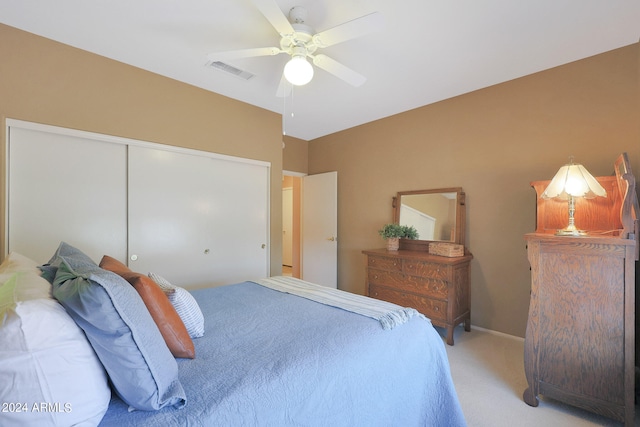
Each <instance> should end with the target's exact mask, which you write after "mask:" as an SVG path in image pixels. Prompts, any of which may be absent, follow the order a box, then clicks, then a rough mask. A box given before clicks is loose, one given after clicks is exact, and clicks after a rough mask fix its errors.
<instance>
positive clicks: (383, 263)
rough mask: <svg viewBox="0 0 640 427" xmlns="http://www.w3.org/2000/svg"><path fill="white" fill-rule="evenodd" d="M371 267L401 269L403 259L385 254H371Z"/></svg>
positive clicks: (391, 269) (369, 263) (369, 262)
mask: <svg viewBox="0 0 640 427" xmlns="http://www.w3.org/2000/svg"><path fill="white" fill-rule="evenodd" d="M368 258H369V261H368V265H369V267H373V268H379V269H381V270H390V271H401V270H402V260H400V259H398V258H391V257H384V256H369V257H368Z"/></svg>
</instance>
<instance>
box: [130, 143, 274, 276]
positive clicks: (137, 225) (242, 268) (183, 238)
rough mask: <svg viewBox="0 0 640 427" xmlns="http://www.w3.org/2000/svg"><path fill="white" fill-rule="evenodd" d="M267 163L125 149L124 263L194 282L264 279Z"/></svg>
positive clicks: (131, 148)
mask: <svg viewBox="0 0 640 427" xmlns="http://www.w3.org/2000/svg"><path fill="white" fill-rule="evenodd" d="M268 174H269V171H268V168H267V167H265V166H262V165H255V164H251V163H242V162H236V161H230V160H226V159H218V158H212V157H207V156H199V155H192V154H189V153H183V152H176V151H167V150H163V149H155V148H147V147H137V146H131V147H129V262H128V264H129V266H130V267H131V268H132V269H133V270H135V271H139V272H142V273H148V272H151V271H153V272H155V273H157V274H160V275H161V276H164V277H166V278H167V279H168V280H169V281H171V282H173V283H175V284H176V285H178V286H183V287H186V288H198V287H204V286H210V285H221V284H230V283H236V282H242V281H245V280H250V279H256V278H260V277H266V276H268V273H269V248H268V223H269V222H268V221H269V218H268V185H269V184H268V180H269V175H268Z"/></svg>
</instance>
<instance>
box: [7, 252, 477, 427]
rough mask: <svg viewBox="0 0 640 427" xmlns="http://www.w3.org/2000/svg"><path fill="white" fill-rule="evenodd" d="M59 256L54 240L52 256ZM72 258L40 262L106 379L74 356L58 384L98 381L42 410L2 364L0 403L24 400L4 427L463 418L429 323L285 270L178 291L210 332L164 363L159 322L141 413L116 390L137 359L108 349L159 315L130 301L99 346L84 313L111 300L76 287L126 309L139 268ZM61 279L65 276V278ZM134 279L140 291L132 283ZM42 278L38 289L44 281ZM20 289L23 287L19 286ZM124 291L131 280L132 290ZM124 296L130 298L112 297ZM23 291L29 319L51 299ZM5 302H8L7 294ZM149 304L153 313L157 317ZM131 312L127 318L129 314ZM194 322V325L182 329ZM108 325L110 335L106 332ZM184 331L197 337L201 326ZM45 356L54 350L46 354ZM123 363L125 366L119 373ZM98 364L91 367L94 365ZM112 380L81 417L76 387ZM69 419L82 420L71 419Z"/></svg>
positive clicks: (457, 422) (444, 421) (406, 422)
mask: <svg viewBox="0 0 640 427" xmlns="http://www.w3.org/2000/svg"><path fill="white" fill-rule="evenodd" d="M61 247H63V245H61ZM72 249H73V250H75V249H74V248H70V247H68V246H66V247H64V248H63V250H62V252H64V250H66V251H71V252H73V251H72ZM62 252H61V250H60V249H59V250H58V253H57V255H60V253H62ZM74 254H75V255H74V256H76V258H77V257H79V259H81V261H77V260H75V261H74V260H73V257H70V256H66V257H65V256H59V257H58V258H61V259H63V260H64V262H60V261H59V259H58V261H56V257H55V256H54V257H53V258H52V263H49V264H48V265H45V266H39V270H42V271H43V274H42V276H43V277H44V278H46V279H48V280H53V294H54V296H55V297H56V298H57V300H58V301H59V302H60V304H61V305H62V306H64V308H65V311H66V313H68V314H69V316H70V317H71V318H72V319H73V320H74V321H75V323H76V324H77V325H78V326H79V327H80V329H82V331H84V333H85V335H86V336H87V338H88V341H89V343H90V344H91V347H92V348H93V349H94V350H95V352H96V354H98V358H99V360H100V362H101V364H102V365H103V366H104V367H105V369H106V372H105V373H103V376H101V375H99V374H96V375H95V376H94V377H93V378H90V377H88V376H87V374H83V373H82V372H81V369H80V368H79V366H80V365H79V364H78V363H76V362H74V361H72V362H70V363H71V366H69V371H68V372H69V375H67V376H66V377H65V379H64V380H63V382H65V387H67V388H69V387H70V385H69V384H70V383H74V384H75V383H76V381H74V380H73V378H70V376H75V377H77V376H80V377H82V378H80V379H79V380H78V381H77V383H78V385H77V386H78V387H82V384H83V383H86V382H87V381H91V382H90V383H91V384H92V386H91V387H90V389H91V390H89V391H84V392H83V391H82V390H81V389H78V390H76V391H75V392H74V393H76V394H73V395H70V396H67V397H64V398H63V397H59V396H57V397H56V396H53V395H47V394H46V393H45V394H41V395H40V397H38V398H36V399H35V400H36V401H40V400H42V401H44V402H45V403H57V404H58V406H55V405H54V406H51V405H49V407H48V408H47V407H45V409H48V410H45V411H35V412H37V413H34V411H33V406H34V405H36V404H37V402H34V401H33V400H34V399H33V398H32V399H31V401H29V402H26V401H27V400H28V399H29V396H27V395H25V393H22V394H21V393H16V387H19V386H20V384H18V386H13V387H7V386H6V385H4V386H3V385H2V384H3V383H4V384H6V383H5V382H3V376H4V380H7V377H6V376H7V375H9V374H7V372H6V371H5V368H1V367H0V399H7V396H11V399H12V401H14V402H15V404H16V405H14V406H13V407H12V408H11V409H12V410H13V412H11V413H6V412H5V413H3V412H0V424H1V425H18V424H20V423H24V421H25V420H29V421H31V420H32V418H27V417H40V418H37V419H36V421H37V422H38V425H71V424H79V425H97V424H99V425H100V426H118V427H125V426H136V427H139V426H143V427H144V426H158V425H162V426H251V425H265V426H275V425H278V426H287V425H296V426H299V425H304V426H314V425H318V426H327V425H333V426H358V425H362V426H391V425H402V426H463V425H465V420H464V416H463V413H462V411H461V408H460V405H459V402H458V399H457V395H456V392H455V389H454V386H453V383H452V380H451V375H450V371H449V364H448V360H447V356H446V352H445V349H444V344H443V342H442V338H441V337H440V336H439V335H438V334H437V332H436V331H435V330H434V328H433V327H432V326H431V323H430V321H429V320H428V319H426V318H425V317H424V316H422V315H419V314H418V313H417V312H414V311H411V310H407V309H402V308H400V307H397V306H393V305H391V306H393V307H391V311H388V312H387V313H386V314H385V315H382V316H379V315H378V314H376V313H381V312H382V311H384V310H387V309H389V307H390V306H386V307H385V306H380V305H379V302H377V301H375V300H371V299H369V298H367V297H362V296H354V295H353V294H347V293H345V292H342V291H338V290H335V289H324V288H322V287H320V286H317V285H313V284H309V283H307V282H302V281H297V280H296V279H290V278H282V279H280V278H270V279H261V280H256V281H255V282H244V283H238V284H233V285H228V286H221V287H213V288H206V289H200V290H194V291H190V292H186V291H184V290H183V289H180V288H179V287H175V286H174V289H180V291H181V292H183V293H184V292H186V293H187V294H188V295H189V297H190V298H192V299H193V301H194V304H196V306H197V308H198V309H199V312H200V313H201V315H202V317H201V322H202V326H203V331H204V332H203V333H202V335H201V336H198V337H194V338H192V339H191V342H192V343H193V351H194V354H193V358H189V357H188V356H187V357H177V358H176V357H173V355H171V354H170V353H169V355H170V359H171V360H169V358H167V356H166V354H165V353H166V351H165V350H164V349H166V347H167V346H168V344H166V345H164V349H161V350H158V349H160V348H161V347H163V346H162V345H161V346H160V347H153V346H157V345H158V342H157V341H158V340H160V341H161V344H164V343H162V338H163V337H162V336H161V334H160V333H159V332H158V331H157V329H161V326H160V325H158V327H157V328H156V331H154V333H153V334H151V335H152V338H153V339H154V342H153V343H152V347H151V348H149V349H147V350H144V351H142V350H141V353H142V354H143V356H145V352H146V356H148V357H154V356H155V355H156V353H162V354H163V355H162V357H161V358H160V360H156V361H154V362H151V363H148V365H149V371H150V372H151V374H152V375H151V376H153V375H157V376H159V377H160V376H167V378H164V379H159V380H158V379H156V382H155V383H154V386H153V387H152V390H150V391H149V392H150V393H151V394H152V395H153V396H152V397H151V398H148V397H145V399H146V400H144V399H143V400H142V403H140V405H143V406H144V405H145V404H148V403H149V402H150V401H152V403H151V406H152V407H150V408H145V410H141V409H136V405H137V403H138V402H136V401H135V400H136V397H133V398H130V396H128V393H129V391H127V390H126V387H125V388H122V389H120V388H119V387H122V386H121V385H120V386H118V384H120V383H121V381H128V380H130V378H129V377H131V376H136V375H137V371H136V370H135V369H134V368H131V366H130V365H128V363H129V362H128V359H126V358H123V357H120V356H118V358H113V357H112V359H117V360H111V361H108V360H107V361H106V362H105V360H103V356H102V354H101V352H105V351H113V348H114V347H118V346H119V345H120V342H121V341H120V340H122V339H123V337H124V338H127V339H130V338H131V337H134V338H135V336H136V334H138V332H136V331H135V328H136V327H137V326H136V325H139V324H141V323H144V322H148V320H149V318H151V316H147V314H148V313H147V312H146V311H144V310H141V309H140V306H139V305H138V306H136V308H135V311H133V313H134V315H127V314H126V313H124V312H125V311H126V310H124V309H123V310H121V313H120V316H119V317H120V318H121V320H122V319H124V321H125V323H127V322H128V323H130V324H131V325H133V326H131V330H130V331H129V332H127V333H126V334H124V335H122V336H119V337H118V338H117V340H115V341H113V342H112V343H111V344H110V345H106V346H105V345H104V343H102V344H101V343H99V342H94V338H93V335H95V333H96V332H95V331H92V329H91V328H92V327H94V326H95V325H90V326H87V324H85V322H87V321H88V320H87V318H88V317H90V316H92V315H95V312H100V311H101V310H102V309H100V310H96V309H86V305H85V306H83V307H84V308H82V309H79V308H78V305H77V298H76V297H77V295H78V292H76V291H77V290H78V289H80V290H81V293H82V292H86V290H87V289H88V288H91V289H93V288H94V287H95V288H99V289H100V292H102V293H103V294H105V295H106V294H108V296H109V298H110V299H111V301H114V302H113V304H112V305H113V306H116V308H118V307H117V306H118V305H119V304H129V302H125V303H122V302H115V301H116V300H117V299H118V298H121V299H122V300H125V301H135V302H136V304H138V303H139V301H138V299H139V298H137V297H135V296H136V295H140V296H142V294H139V293H136V291H137V290H138V286H137V285H134V282H135V281H136V280H139V279H140V276H139V275H137V274H134V276H135V278H133V276H132V277H129V278H128V279H126V280H125V279H123V277H127V276H126V274H125V275H124V276H122V275H118V274H116V273H114V272H112V271H108V270H105V269H102V268H101V267H99V266H98V265H96V264H95V263H93V262H92V261H89V260H87V259H86V257H83V256H82V254H81V253H80V251H77V252H74ZM78 254H80V255H78ZM69 259H71V261H69ZM9 260H11V256H10V257H9ZM20 260H21V264H22V272H20V273H19V276H18V277H20V278H24V277H25V276H24V274H25V273H24V271H27V270H28V271H29V272H30V273H29V274H33V272H34V271H35V270H34V269H33V267H34V265H33V264H32V263H31V262H29V261H28V260H26V261H25V260H24V259H20ZM5 264H6V262H5V263H3V265H5ZM15 264H16V262H15V256H14V266H13V270H12V269H11V268H9V269H7V268H6V266H5V268H4V269H3V268H2V267H0V277H3V280H4V281H5V283H6V281H7V276H9V275H11V274H14V276H12V277H14V278H15V274H16V273H15V270H16V268H15ZM18 264H20V263H18ZM25 265H27V266H28V268H25V267H24V266H25ZM83 268H85V270H82V269H83ZM20 274H21V275H20ZM101 276H102V277H106V278H107V279H108V280H109V281H114V282H117V283H115V284H114V285H113V287H112V288H109V286H111V285H104V284H100V286H96V283H101V282H102V281H105V283H106V280H105V279H103V278H101ZM57 277H60V280H57V281H56V278H57ZM129 279H131V280H129ZM61 280H62V281H61ZM118 280H120V281H119V282H118ZM123 280H124V282H123ZM14 282H15V280H14ZM127 282H129V283H130V284H132V285H134V286H124V284H127ZM290 282H293V285H294V288H295V287H296V286H298V285H300V286H304V288H305V289H306V290H305V291H304V292H306V294H305V293H301V292H297V291H296V290H295V289H293V288H289V289H283V288H280V286H284V285H286V284H287V283H290ZM38 283H39V284H38V286H42V282H38ZM70 284H71V287H69V285H70ZM165 285H166V284H165ZM4 286H5V285H0V298H3V297H2V294H3V292H2V289H3V288H4ZM13 286H14V288H15V287H16V285H15V283H14V284H13ZM65 287H66V288H65ZM71 288H73V289H75V290H70V289H71ZM129 288H130V289H135V290H134V291H133V292H134V293H131V292H130V289H129ZM160 288H161V289H163V290H166V288H162V287H161V286H160ZM42 289H44V288H42ZM105 290H106V292H105ZM74 292H75V293H74ZM118 292H125V294H122V295H117V293H118ZM5 293H6V292H5ZM23 294H25V293H23ZM26 294H28V295H27V296H26V297H25V296H24V295H23V297H22V300H21V301H14V302H15V304H14V311H15V312H16V313H18V315H21V316H23V317H22V321H23V323H26V321H25V320H24V319H26V316H28V315H29V313H28V312H24V307H25V306H26V305H28V303H32V302H33V300H34V299H37V298H44V297H43V295H42V294H40V295H38V294H37V292H36V293H35V294H34V293H33V292H30V293H28V292H27V293H26ZM70 295H71V296H70ZM73 295H75V296H73ZM343 297H344V298H343ZM74 298H76V299H74ZM142 298H144V297H142ZM94 300H95V296H92V299H91V303H93V302H94ZM319 301H320V302H319ZM74 304H75V305H74ZM383 304H389V303H383ZM0 307H3V305H2V303H1V301H0ZM7 307H9V305H7V304H5V305H4V310H5V318H10V317H11V316H10V315H9V314H11V313H9V311H10V309H8V308H7ZM15 307H17V308H15ZM109 307H111V305H110V306H109ZM120 308H122V307H120ZM7 310H9V311H7ZM32 311H33V310H32ZM152 311H153V309H152V308H149V312H152ZM139 312H144V316H142V317H137V316H138V314H139ZM6 313H9V314H6ZM123 313H124V314H123ZM389 313H391V314H392V315H391V317H389V316H388V314H389ZM398 313H399V314H398ZM13 314H15V313H13ZM57 315H62V313H57ZM127 316H129V317H131V318H130V319H127ZM101 318H102V317H101ZM152 321H153V320H152ZM5 323H6V322H5ZM94 323H95V322H94ZM187 323H188V322H187V321H185V327H186V325H187ZM3 329H8V328H6V327H5V326H4V325H3V327H2V328H0V339H3V335H2V332H1V331H2V330H3ZM98 329H99V327H98ZM103 329H105V328H103ZM150 329H153V328H150ZM99 333H102V334H104V333H105V331H104V330H102V331H100V332H99ZM108 333H110V331H108ZM189 334H190V335H192V336H196V335H198V334H197V333H196V334H194V333H193V332H192V331H190V332H189ZM5 336H6V334H5ZM76 340H77V339H76ZM101 346H102V347H106V348H102V347H101ZM138 347H140V346H139V345H138ZM172 351H173V350H172ZM49 354H53V352H52V351H51V350H49ZM74 354H75V353H74ZM31 356H32V355H31ZM146 356H145V357H146ZM7 357H9V356H7V354H6V351H5V350H0V366H3V363H5V362H6V360H3V359H7ZM163 358H164V359H163ZM107 359H108V358H107ZM114 362H115V363H117V365H115V368H114V366H113V363H114ZM110 364H111V365H110ZM154 364H155V366H156V367H155V368H154V367H153V366H152V365H154ZM174 364H175V367H174ZM94 365H95V363H94ZM64 368H65V367H64V366H61V365H60V364H58V365H57V366H56V369H57V370H58V371H64ZM116 368H117V369H116ZM92 369H93V371H95V366H93V367H92ZM154 369H155V371H154ZM112 372H113V374H112ZM122 374H123V375H122ZM39 375H40V374H39ZM118 375H121V376H123V378H119V377H118ZM104 377H107V378H109V382H108V384H109V386H108V387H109V388H110V389H113V390H114V392H113V393H105V392H104V391H103V392H102V393H101V394H100V395H99V396H98V397H96V398H95V399H92V400H91V405H93V406H95V405H94V403H95V401H97V400H100V401H101V402H102V403H101V404H100V405H97V407H96V408H95V409H94V410H93V412H90V413H88V414H86V415H85V414H80V413H79V412H82V411H83V410H85V409H86V408H87V407H88V406H91V405H89V403H86V402H85V403H82V402H80V401H77V399H80V398H81V397H78V395H80V394H82V393H84V395H83V397H82V398H85V399H88V398H87V397H86V393H92V394H96V391H95V389H99V388H102V387H103V383H104V381H105V380H104ZM13 378H14V381H15V378H17V377H16V376H15V373H14V377H13ZM47 380H49V379H47ZM41 382H44V381H41ZM51 383H53V382H51ZM14 384H15V383H14ZM85 387H86V385H85ZM154 387H155V388H154ZM107 397H108V399H107V400H105V399H106V398H107ZM63 399H67V400H66V401H63ZM74 399H76V400H74ZM23 401H24V402H26V405H24V406H21V407H20V409H25V410H24V411H23V410H20V411H18V410H17V409H18V405H19V404H21V402H23ZM65 404H66V405H67V406H65ZM7 409H9V408H7ZM69 409H71V410H69ZM17 412H21V413H17ZM43 415H46V417H43ZM71 416H75V417H76V419H73V420H70V418H69V417H71Z"/></svg>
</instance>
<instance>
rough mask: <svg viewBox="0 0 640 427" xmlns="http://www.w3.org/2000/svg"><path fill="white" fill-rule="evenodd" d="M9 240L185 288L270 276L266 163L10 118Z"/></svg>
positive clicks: (39, 254)
mask: <svg viewBox="0 0 640 427" xmlns="http://www.w3.org/2000/svg"><path fill="white" fill-rule="evenodd" d="M7 127H8V130H7V146H8V147H7V148H8V149H7V183H8V185H7V204H6V206H7V211H6V212H7V221H6V225H5V229H6V236H5V239H6V240H5V247H6V248H7V250H8V251H16V252H20V253H22V254H24V255H26V256H29V257H30V258H33V259H35V260H37V261H39V262H46V261H47V260H48V259H49V257H50V256H51V255H52V254H53V252H54V251H55V249H56V248H57V246H58V244H59V243H60V241H66V242H68V243H69V244H72V245H74V246H76V247H78V248H79V249H81V250H83V251H84V252H86V253H87V254H88V255H89V256H90V257H92V258H93V259H94V261H96V262H99V261H100V259H101V258H102V255H104V254H109V255H111V256H113V257H114V258H117V259H119V260H120V261H122V262H125V263H127V264H128V265H129V267H130V268H132V269H133V270H135V271H140V272H143V273H147V272H150V271H153V272H156V273H158V274H160V275H162V276H164V277H166V278H167V279H168V280H169V281H172V282H174V283H175V284H177V285H180V286H184V287H187V288H197V287H201V286H205V285H209V284H214V285H220V284H226V283H235V282H239V281H244V280H248V279H252V278H258V277H265V276H268V275H269V247H268V246H269V245H268V243H269V175H270V164H269V163H267V162H261V161H254V160H247V159H240V158H236V157H230V156H222V155H216V154H213V153H208V152H200V151H196V150H188V149H181V148H176V147H170V146H166V145H160V144H152V143H147V142H142V141H135V140H130V139H123V138H117V137H111V136H107V135H100V134H95V133H88V132H80V131H73V130H69V129H62V128H57V127H52V126H44V125H37V124H33V123H27V122H21V121H16V120H7Z"/></svg>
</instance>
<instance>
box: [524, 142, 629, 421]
mask: <svg viewBox="0 0 640 427" xmlns="http://www.w3.org/2000/svg"><path fill="white" fill-rule="evenodd" d="M615 171H616V176H613V177H599V178H596V179H597V180H598V181H599V182H600V184H601V185H602V186H603V187H604V188H605V189H606V191H607V198H606V199H599V200H591V201H590V200H581V201H580V203H581V205H580V204H579V205H577V206H576V211H575V214H576V219H575V222H576V226H577V227H578V228H581V229H585V230H590V232H589V234H588V235H587V236H580V237H567V236H556V235H554V232H555V230H556V229H558V228H563V227H564V226H565V225H566V221H567V209H568V208H567V204H566V202H558V201H553V200H544V199H541V198H540V195H541V193H542V192H543V191H544V190H545V188H546V186H547V185H548V183H549V181H537V182H533V183H532V186H533V187H534V189H535V190H536V194H537V219H536V225H537V228H536V232H535V233H530V234H527V235H525V240H526V243H527V253H528V258H529V263H530V264H531V301H530V305H529V318H528V321H527V330H526V335H525V347H524V368H525V374H526V377H527V382H528V388H527V389H526V390H525V392H524V395H523V398H524V401H525V402H526V403H527V404H529V405H531V406H538V397H537V396H538V394H542V395H544V396H547V397H550V398H553V399H557V400H560V401H563V402H565V403H568V404H571V405H574V406H577V407H581V408H583V409H586V410H589V411H592V412H595V413H598V414H601V415H604V416H606V417H610V418H612V419H615V420H618V421H621V422H624V423H625V425H627V426H632V425H633V423H634V371H635V366H634V365H635V360H634V358H635V354H634V352H635V342H634V340H635V263H636V260H637V258H638V247H637V235H638V229H637V228H638V227H637V220H636V214H637V212H638V202H637V196H636V189H635V179H634V177H633V175H632V174H631V171H630V168H629V165H628V159H627V158H626V154H623V155H622V156H621V157H620V158H619V159H618V160H617V161H616V163H615ZM589 202H591V203H589ZM596 230H600V231H596Z"/></svg>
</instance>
